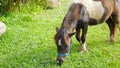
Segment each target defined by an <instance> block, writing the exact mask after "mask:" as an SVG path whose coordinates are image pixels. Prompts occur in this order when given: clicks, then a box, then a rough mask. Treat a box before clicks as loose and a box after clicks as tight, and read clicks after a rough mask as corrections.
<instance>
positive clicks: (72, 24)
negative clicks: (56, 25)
mask: <svg viewBox="0 0 120 68" xmlns="http://www.w3.org/2000/svg"><path fill="white" fill-rule="evenodd" d="M76 24H77V19H73V20H67V19H66V20H65V19H64V21H63V24H62V26H61V27H64V28H66V29H67V31H68V32H70V33H72V32H73V30H74V28H75V27H76Z"/></svg>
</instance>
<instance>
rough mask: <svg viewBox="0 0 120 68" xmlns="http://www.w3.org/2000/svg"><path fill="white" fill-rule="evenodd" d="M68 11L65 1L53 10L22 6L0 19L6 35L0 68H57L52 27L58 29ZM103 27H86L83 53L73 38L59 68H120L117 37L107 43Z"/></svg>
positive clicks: (1, 43)
mask: <svg viewBox="0 0 120 68" xmlns="http://www.w3.org/2000/svg"><path fill="white" fill-rule="evenodd" d="M68 8H69V0H61V5H60V6H59V7H57V8H53V9H46V10H44V9H41V8H40V7H39V6H32V7H29V6H26V7H25V8H22V11H20V12H18V11H14V12H12V13H8V14H7V15H0V20H2V21H3V22H4V23H5V24H6V26H7V31H6V33H5V34H4V35H3V36H2V37H0V68H59V66H58V65H57V64H56V57H57V48H56V45H55V43H54V35H55V33H56V27H60V26H61V23H62V20H63V18H64V16H65V14H66V12H67V9H68ZM108 39H109V28H108V26H107V24H106V23H102V24H99V25H96V26H89V29H88V33H87V49H88V51H87V52H86V53H83V54H80V53H79V52H78V51H79V49H80V48H81V45H80V44H79V42H77V40H76V39H75V36H73V42H72V48H71V52H70V54H69V56H67V59H66V61H65V63H64V64H63V65H62V68H120V35H119V36H118V39H117V41H116V42H112V43H111V42H109V41H108Z"/></svg>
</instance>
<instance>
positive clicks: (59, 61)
mask: <svg viewBox="0 0 120 68" xmlns="http://www.w3.org/2000/svg"><path fill="white" fill-rule="evenodd" d="M65 59H66V56H58V58H57V64H58V65H59V66H61V65H62V64H63V62H64V61H65Z"/></svg>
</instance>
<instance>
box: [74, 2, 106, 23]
mask: <svg viewBox="0 0 120 68" xmlns="http://www.w3.org/2000/svg"><path fill="white" fill-rule="evenodd" d="M74 2H75V3H82V4H83V5H84V6H85V7H86V9H87V11H88V13H89V16H90V18H93V19H96V20H98V21H99V20H100V19H101V18H102V16H103V14H104V12H105V8H104V7H103V4H102V2H101V1H93V0H74Z"/></svg>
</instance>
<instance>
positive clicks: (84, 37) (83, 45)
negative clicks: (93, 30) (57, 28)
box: [80, 24, 88, 53]
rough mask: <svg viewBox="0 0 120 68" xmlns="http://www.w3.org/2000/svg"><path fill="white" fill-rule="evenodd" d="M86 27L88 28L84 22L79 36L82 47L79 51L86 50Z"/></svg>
mask: <svg viewBox="0 0 120 68" xmlns="http://www.w3.org/2000/svg"><path fill="white" fill-rule="evenodd" d="M87 29H88V24H84V26H83V28H82V36H81V41H82V48H81V50H80V53H83V52H86V51H87V49H86V34H87Z"/></svg>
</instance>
